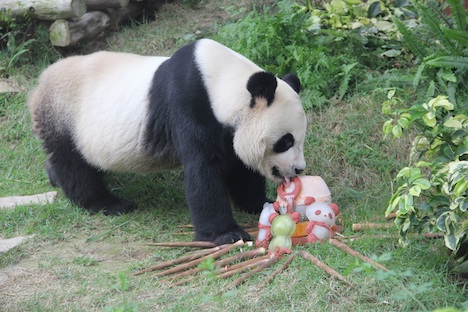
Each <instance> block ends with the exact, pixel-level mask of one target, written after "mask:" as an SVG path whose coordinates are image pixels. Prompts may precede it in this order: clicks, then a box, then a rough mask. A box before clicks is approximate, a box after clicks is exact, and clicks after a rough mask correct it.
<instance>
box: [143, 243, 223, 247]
mask: <svg viewBox="0 0 468 312" xmlns="http://www.w3.org/2000/svg"><path fill="white" fill-rule="evenodd" d="M146 245H148V246H159V247H194V248H213V247H216V244H215V243H212V242H205V241H193V242H163V243H147V244H146Z"/></svg>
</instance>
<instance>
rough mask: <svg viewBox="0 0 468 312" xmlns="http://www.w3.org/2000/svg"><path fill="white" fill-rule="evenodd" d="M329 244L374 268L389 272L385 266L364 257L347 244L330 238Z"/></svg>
mask: <svg viewBox="0 0 468 312" xmlns="http://www.w3.org/2000/svg"><path fill="white" fill-rule="evenodd" d="M329 242H330V244H332V245H333V246H335V247H337V248H339V249H341V250H343V251H344V252H346V253H347V254H349V255H351V256H353V257H356V258H359V259H361V260H363V261H365V262H367V263H370V264H372V265H373V266H375V267H377V268H379V269H381V270H383V271H388V269H387V268H386V267H384V266H383V265H381V264H380V263H377V262H375V261H374V260H372V259H371V258H369V257H366V256H364V255H363V254H361V253H359V252H357V251H355V250H353V249H351V247H349V246H348V245H346V244H345V243H342V242H340V241H338V240H336V239H333V238H330V239H329Z"/></svg>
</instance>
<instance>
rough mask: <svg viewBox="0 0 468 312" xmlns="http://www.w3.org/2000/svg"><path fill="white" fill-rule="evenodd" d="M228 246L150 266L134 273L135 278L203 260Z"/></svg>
mask: <svg viewBox="0 0 468 312" xmlns="http://www.w3.org/2000/svg"><path fill="white" fill-rule="evenodd" d="M228 246H229V245H221V246H217V247H213V248H210V249H204V250H199V251H197V252H194V253H191V254H189V255H186V256H183V257H179V258H177V259H173V260H168V261H164V262H161V263H158V264H155V265H153V266H150V267H148V268H145V269H143V270H140V271H137V272H135V273H133V275H134V276H136V275H141V274H143V273H147V272H153V271H156V270H162V269H165V268H168V267H170V266H173V265H176V264H180V263H184V262H187V261H192V260H195V259H198V258H201V257H203V256H206V255H209V254H212V253H214V252H216V251H218V250H221V249H224V248H226V247H228Z"/></svg>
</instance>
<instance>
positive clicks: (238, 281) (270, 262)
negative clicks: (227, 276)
mask: <svg viewBox="0 0 468 312" xmlns="http://www.w3.org/2000/svg"><path fill="white" fill-rule="evenodd" d="M276 262H278V257H271V258H269V259H268V260H267V261H265V262H262V263H261V264H260V265H259V266H258V267H256V268H254V269H252V270H250V271H248V272H246V273H245V274H243V275H242V276H239V277H238V278H236V279H235V280H234V281H232V282H231V283H230V284H229V285H228V286H227V289H229V288H232V287H234V286H238V285H239V284H241V283H243V282H245V281H246V280H247V279H248V278H249V277H251V276H252V275H254V274H256V273H257V272H260V271H262V270H264V269H266V268H269V267H270V266H272V265H273V264H275V263H276Z"/></svg>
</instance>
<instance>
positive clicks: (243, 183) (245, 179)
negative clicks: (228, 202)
mask: <svg viewBox="0 0 468 312" xmlns="http://www.w3.org/2000/svg"><path fill="white" fill-rule="evenodd" d="M223 179H224V183H225V185H226V187H227V189H228V192H229V195H230V197H231V199H232V201H233V202H234V204H235V205H236V206H237V207H238V208H239V209H240V210H241V211H244V212H247V213H253V214H258V213H260V212H261V211H262V209H263V204H264V203H265V202H266V201H268V199H267V198H266V187H265V184H266V181H265V177H263V176H262V175H261V174H259V173H258V172H255V171H253V170H251V169H249V168H247V167H245V165H244V164H243V163H242V162H241V161H240V160H238V161H237V162H236V163H235V164H232V165H230V166H228V167H226V169H225V170H224V171H223Z"/></svg>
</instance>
